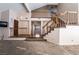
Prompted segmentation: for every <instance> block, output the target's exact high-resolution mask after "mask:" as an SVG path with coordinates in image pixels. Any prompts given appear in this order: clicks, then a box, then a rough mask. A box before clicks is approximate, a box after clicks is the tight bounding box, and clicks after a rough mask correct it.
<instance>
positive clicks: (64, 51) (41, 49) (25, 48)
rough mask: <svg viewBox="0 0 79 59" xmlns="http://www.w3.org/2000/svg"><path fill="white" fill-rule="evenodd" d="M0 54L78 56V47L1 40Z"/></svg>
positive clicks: (45, 42)
mask: <svg viewBox="0 0 79 59" xmlns="http://www.w3.org/2000/svg"><path fill="white" fill-rule="evenodd" d="M74 48H75V49H74ZM0 54H1V55H2V54H3V55H23V54H24V55H71V54H79V46H58V45H55V44H53V43H49V42H47V41H22V40H2V41H0Z"/></svg>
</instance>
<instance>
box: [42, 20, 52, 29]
mask: <svg viewBox="0 0 79 59" xmlns="http://www.w3.org/2000/svg"><path fill="white" fill-rule="evenodd" d="M51 21H52V20H49V21H48V22H47V23H46V24H45V25H44V26H43V28H44V27H45V26H47V25H48V24H49V23H50V22H51Z"/></svg>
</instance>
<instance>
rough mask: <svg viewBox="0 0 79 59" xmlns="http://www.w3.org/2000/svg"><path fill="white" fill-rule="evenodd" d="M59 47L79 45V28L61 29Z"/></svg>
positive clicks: (71, 26) (73, 26) (74, 26)
mask: <svg viewBox="0 0 79 59" xmlns="http://www.w3.org/2000/svg"><path fill="white" fill-rule="evenodd" d="M59 45H79V26H76V25H70V26H69V25H67V26H66V28H60V38H59Z"/></svg>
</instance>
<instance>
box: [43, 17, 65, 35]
mask: <svg viewBox="0 0 79 59" xmlns="http://www.w3.org/2000/svg"><path fill="white" fill-rule="evenodd" d="M63 24H64V25H63ZM55 27H65V22H64V21H63V20H61V19H60V18H59V17H58V16H55V17H52V18H51V20H50V21H48V22H47V23H46V24H45V25H44V26H43V29H44V31H45V34H46V33H48V32H50V31H51V30H52V28H53V29H54V28H55ZM43 34H44V33H43Z"/></svg>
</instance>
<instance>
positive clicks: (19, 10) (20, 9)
mask: <svg viewBox="0 0 79 59" xmlns="http://www.w3.org/2000/svg"><path fill="white" fill-rule="evenodd" d="M5 10H13V11H14V12H15V13H16V14H17V15H18V16H24V15H27V11H26V9H25V7H24V6H23V4H22V3H0V12H1V11H5Z"/></svg>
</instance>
